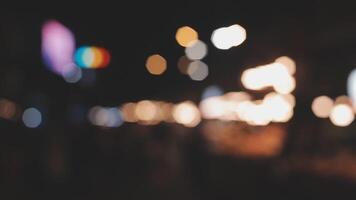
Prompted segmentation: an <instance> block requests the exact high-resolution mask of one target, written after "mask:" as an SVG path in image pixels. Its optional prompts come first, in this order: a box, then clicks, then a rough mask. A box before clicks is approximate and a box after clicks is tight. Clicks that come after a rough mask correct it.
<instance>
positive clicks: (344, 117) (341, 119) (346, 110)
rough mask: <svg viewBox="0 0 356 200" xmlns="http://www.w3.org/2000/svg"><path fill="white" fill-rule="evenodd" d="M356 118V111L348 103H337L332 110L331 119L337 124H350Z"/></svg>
mask: <svg viewBox="0 0 356 200" xmlns="http://www.w3.org/2000/svg"><path fill="white" fill-rule="evenodd" d="M354 119H355V116H354V112H353V110H352V108H351V107H350V106H349V105H347V104H338V105H335V106H334V107H333V109H332V110H331V112H330V121H331V122H332V123H333V124H334V125H336V126H341V127H345V126H348V125H350V124H351V123H352V121H354Z"/></svg>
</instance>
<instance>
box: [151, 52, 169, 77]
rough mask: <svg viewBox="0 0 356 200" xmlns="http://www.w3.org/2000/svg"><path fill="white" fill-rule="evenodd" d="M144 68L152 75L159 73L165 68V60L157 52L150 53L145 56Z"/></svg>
mask: <svg viewBox="0 0 356 200" xmlns="http://www.w3.org/2000/svg"><path fill="white" fill-rule="evenodd" d="M146 68H147V70H148V72H149V73H151V74H153V75H161V74H163V73H164V72H165V71H166V69H167V61H166V59H164V58H163V57H162V56H160V55H158V54H155V55H152V56H149V57H148V58H147V61H146Z"/></svg>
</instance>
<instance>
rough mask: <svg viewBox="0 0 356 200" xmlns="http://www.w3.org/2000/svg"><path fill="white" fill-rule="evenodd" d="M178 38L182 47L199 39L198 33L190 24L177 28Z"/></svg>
mask: <svg viewBox="0 0 356 200" xmlns="http://www.w3.org/2000/svg"><path fill="white" fill-rule="evenodd" d="M176 40H177V42H178V44H179V45H181V46H182V47H188V46H189V45H191V44H192V43H193V42H195V41H197V40H198V33H197V32H196V31H195V30H194V29H193V28H191V27H189V26H183V27H181V28H179V29H178V30H177V33H176Z"/></svg>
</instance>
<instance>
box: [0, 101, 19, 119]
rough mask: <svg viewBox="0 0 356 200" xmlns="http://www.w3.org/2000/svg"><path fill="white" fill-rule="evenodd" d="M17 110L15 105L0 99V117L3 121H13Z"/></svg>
mask: <svg viewBox="0 0 356 200" xmlns="http://www.w3.org/2000/svg"><path fill="white" fill-rule="evenodd" d="M16 111H17V108H16V104H15V103H13V102H11V101H9V100H6V99H0V117H1V118H4V119H8V120H10V119H13V118H14V117H15V115H16V114H17V113H16Z"/></svg>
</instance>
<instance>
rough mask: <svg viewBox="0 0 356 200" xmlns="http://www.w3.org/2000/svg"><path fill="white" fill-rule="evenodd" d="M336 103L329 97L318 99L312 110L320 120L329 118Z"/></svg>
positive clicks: (314, 101)
mask: <svg viewBox="0 0 356 200" xmlns="http://www.w3.org/2000/svg"><path fill="white" fill-rule="evenodd" d="M333 106H334V101H333V100H332V99H331V98H330V97H327V96H319V97H316V98H315V99H314V100H313V102H312V105H311V109H312V111H313V113H314V115H315V116H317V117H319V118H328V117H329V115H330V112H331V110H332V109H333Z"/></svg>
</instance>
